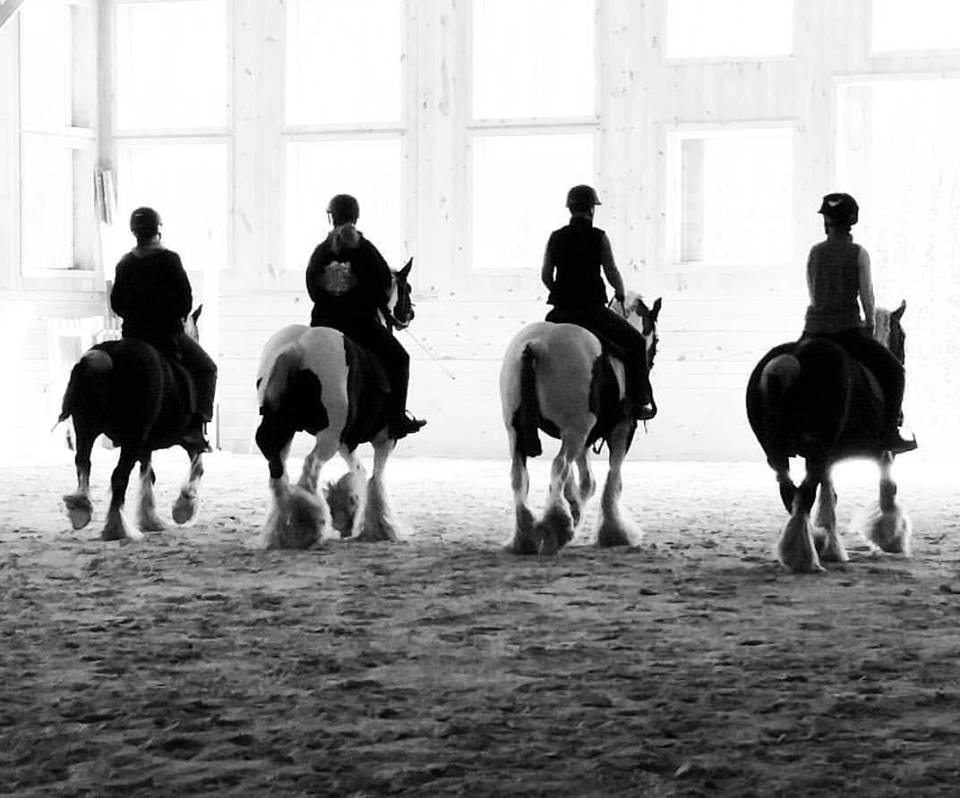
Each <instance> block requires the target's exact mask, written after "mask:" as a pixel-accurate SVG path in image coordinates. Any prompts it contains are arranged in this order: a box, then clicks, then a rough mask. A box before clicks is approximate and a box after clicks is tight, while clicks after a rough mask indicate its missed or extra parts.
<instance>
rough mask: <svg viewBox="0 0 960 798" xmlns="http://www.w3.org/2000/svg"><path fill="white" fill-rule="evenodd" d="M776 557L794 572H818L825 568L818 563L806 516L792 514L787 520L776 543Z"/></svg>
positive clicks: (810, 528) (811, 530)
mask: <svg viewBox="0 0 960 798" xmlns="http://www.w3.org/2000/svg"><path fill="white" fill-rule="evenodd" d="M777 559H778V560H779V561H780V563H781V564H782V565H784V566H786V567H787V568H789V569H790V570H791V571H793V573H795V574H818V573H821V572H823V571H824V570H826V569H825V568H824V567H823V566H822V565H821V564H820V556H819V555H818V554H817V547H816V543H815V541H814V535H813V528H812V527H811V525H810V521H809V519H808V518H807V516H805V515H794V516H792V517H791V518H790V520H789V521H787V523H786V526H784V528H783V534H782V535H781V536H780V541H779V542H778V544H777Z"/></svg>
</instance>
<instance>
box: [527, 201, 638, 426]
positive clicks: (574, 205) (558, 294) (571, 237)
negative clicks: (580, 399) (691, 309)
mask: <svg viewBox="0 0 960 798" xmlns="http://www.w3.org/2000/svg"><path fill="white" fill-rule="evenodd" d="M599 204H600V200H599V198H598V197H597V192H596V191H594V189H593V188H592V187H591V186H585V185H579V186H574V187H573V188H571V189H570V190H569V191H568V192H567V208H568V209H569V211H570V223H569V224H568V225H567V226H566V227H561V228H560V229H559V230H554V231H553V233H551V234H550V238H549V240H548V241H547V248H546V251H545V252H544V255H543V269H542V271H541V279H542V280H543V284H544V285H545V286H546V287H547V289H548V290H549V291H550V295H549V296H548V298H547V303H548V304H551V305H553V310H551V311H550V312H549V313H548V314H547V316H546V320H547V321H551V322H558V323H559V322H569V323H572V324H578V325H580V326H581V327H585V328H586V329H588V330H590V332H592V333H594V334H595V335H597V336H598V337H599V338H600V339H601V340H602V341H607V342H609V343H610V344H611V345H612V347H613V349H614V351H615V352H616V354H617V355H618V356H619V357H620V359H621V360H622V361H623V364H624V368H625V371H626V382H627V386H626V394H627V397H626V399H625V400H624V407H623V409H624V412H625V413H627V414H628V415H629V416H631V417H632V418H636V419H643V420H645V419H649V418H653V417H654V416H655V415H656V413H657V406H656V404H655V402H654V400H653V389H652V388H651V386H650V375H649V368H648V364H647V345H646V341H645V340H644V337H643V334H642V333H641V332H640V331H639V330H638V329H637V328H636V327H634V326H633V325H632V324H630V323H629V322H628V321H627V320H626V319H624V318H623V316H621V315H620V314H618V313H616V312H614V311H613V310H611V309H610V308H609V307H607V292H606V287H605V285H604V282H603V277H601V272H602V273H603V276H605V277H606V278H607V281H608V282H609V283H610V285H611V286H612V287H613V292H614V298H615V299H616V300H617V301H618V302H619V303H620V304H621V305H622V304H623V300H624V289H623V278H622V277H621V276H620V271H619V270H618V269H617V265H616V262H615V261H614V259H613V249H612V248H611V246H610V239H609V238H607V234H606V233H605V232H604V231H603V230H601V229H600V228H599V227H594V226H593V209H594V207H595V206H596V205H599Z"/></svg>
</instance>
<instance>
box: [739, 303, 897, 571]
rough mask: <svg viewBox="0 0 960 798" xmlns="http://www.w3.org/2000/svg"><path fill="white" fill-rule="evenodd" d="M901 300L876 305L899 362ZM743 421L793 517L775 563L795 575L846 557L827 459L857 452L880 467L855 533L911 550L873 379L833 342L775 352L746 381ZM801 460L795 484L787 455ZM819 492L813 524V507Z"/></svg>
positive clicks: (879, 326) (812, 341) (880, 334)
mask: <svg viewBox="0 0 960 798" xmlns="http://www.w3.org/2000/svg"><path fill="white" fill-rule="evenodd" d="M905 309H906V303H905V302H904V303H901V304H900V307H899V308H897V309H896V310H895V311H893V312H890V311H889V310H885V309H882V308H877V310H876V314H875V330H876V333H875V334H876V337H877V339H878V340H879V341H880V342H881V343H883V344H885V345H886V346H887V347H889V348H890V350H891V351H892V352H893V354H894V355H895V356H896V357H897V359H898V360H899V361H900V362H901V363H903V362H904V357H905V346H904V345H905V341H906V335H905V333H904V332H903V327H902V326H901V324H900V319H901V318H902V316H903V312H904V310H905ZM746 402H747V417H748V419H749V421H750V426H751V427H752V428H753V432H754V434H755V435H756V436H757V440H758V441H759V442H760V445H761V447H763V451H764V453H765V454H766V456H767V463H768V464H769V465H770V467H771V468H772V469H773V470H774V471H775V472H776V475H777V482H778V483H779V486H780V498H781V500H782V501H783V505H784V507H785V508H786V510H787V512H788V513H790V519H789V520H788V521H787V523H786V525H785V526H784V528H783V532H782V534H781V536H780V539H779V541H778V543H777V556H778V558H779V560H780V562H781V563H782V564H783V565H785V566H787V567H788V568H790V569H791V570H792V571H795V572H798V573H814V572H817V571H822V570H823V567H822V565H821V564H820V563H821V561H824V562H846V561H847V560H848V559H849V558H848V555H847V552H846V549H845V548H844V545H843V542H842V541H841V539H840V536H839V533H838V532H837V516H836V504H837V494H836V491H835V490H834V487H833V483H832V481H831V478H830V470H831V469H832V468H833V465H834V464H835V463H837V462H839V461H841V460H844V459H847V458H850V457H863V458H869V459H871V460H874V461H876V462H877V463H878V464H879V466H880V496H879V502H878V505H877V507H876V508H873V509H870V510H868V511H867V512H865V513H862V514H860V515H859V516H858V519H857V522H856V524H855V526H856V527H857V531H858V532H860V534H862V535H863V536H864V538H866V540H867V541H868V542H869V543H870V544H871V545H872V546H874V547H875V548H878V549H881V550H882V551H885V552H889V553H899V554H909V551H910V531H911V525H910V521H909V519H908V518H907V517H906V515H904V513H903V511H902V510H901V509H900V507H899V506H898V505H897V503H896V501H895V498H896V495H897V486H896V484H895V483H894V481H893V478H892V476H891V465H892V464H893V455H892V454H891V453H890V452H888V451H885V450H884V449H883V448H882V447H881V445H880V444H879V443H878V441H880V440H882V435H883V432H884V424H883V402H884V397H883V393H882V391H881V389H880V385H879V383H878V382H877V380H876V378H875V377H874V376H873V374H871V373H870V372H868V371H867V369H866V368H865V367H864V366H862V365H861V364H860V363H859V362H857V361H856V360H854V359H853V358H852V357H851V356H850V355H849V354H847V352H846V351H845V350H844V349H843V348H842V347H841V346H840V345H839V344H837V343H834V342H833V341H831V340H830V339H828V338H808V339H804V340H801V341H797V342H792V343H787V344H782V345H780V346H777V347H775V348H774V349H771V350H770V351H769V352H768V353H767V354H766V355H764V357H763V358H762V359H761V360H760V362H759V363H758V364H757V366H756V367H755V368H754V370H753V373H752V374H751V375H750V379H749V381H748V383H747V396H746ZM791 456H799V457H803V458H804V459H805V461H806V476H805V477H804V479H803V482H802V483H801V484H800V486H799V488H798V487H797V486H796V485H794V483H793V481H792V480H791V479H790V465H789V458H790V457H791ZM818 487H819V489H820V502H819V506H818V508H817V512H816V525H815V526H814V525H812V524H811V522H810V513H811V510H812V509H813V505H814V502H815V500H816V497H817V488H818Z"/></svg>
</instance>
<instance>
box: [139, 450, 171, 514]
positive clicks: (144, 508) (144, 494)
mask: <svg viewBox="0 0 960 798" xmlns="http://www.w3.org/2000/svg"><path fill="white" fill-rule="evenodd" d="M150 458H151V455H150V454H147V455H146V456H145V457H143V458H141V460H140V496H139V498H138V501H137V526H138V527H140V529H141V530H143V531H144V532H162V531H163V530H164V529H165V528H166V527H165V526H164V524H163V521H161V520H160V516H158V515H157V503H156V500H155V498H154V495H153V485H154V483H155V482H156V481H157V475H156V474H155V473H154V471H153V464H152V463H151V461H150Z"/></svg>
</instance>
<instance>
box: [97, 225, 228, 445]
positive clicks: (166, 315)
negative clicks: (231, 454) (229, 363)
mask: <svg viewBox="0 0 960 798" xmlns="http://www.w3.org/2000/svg"><path fill="white" fill-rule="evenodd" d="M161 226H162V222H161V220H160V214H158V213H157V212H156V211H155V210H154V209H153V208H137V209H136V210H135V211H134V212H133V213H132V214H130V232H131V233H133V235H134V237H135V238H136V240H137V245H136V246H135V247H134V248H133V249H132V250H130V252H128V253H127V254H126V255H124V256H123V257H122V258H121V259H120V262H119V263H118V264H117V270H116V275H115V276H114V281H113V289H112V291H111V292H110V306H111V307H112V308H113V311H114V313H116V314H117V315H118V316H120V317H121V318H122V319H123V325H122V327H121V335H122V336H123V337H124V338H139V339H140V340H143V341H146V342H147V343H149V344H151V345H153V346H154V347H156V348H157V349H158V350H159V351H160V352H161V353H162V354H164V355H166V356H168V357H171V358H173V359H175V360H179V361H180V362H181V363H183V365H184V367H185V368H186V369H187V371H189V372H190V374H191V375H192V377H193V381H194V385H195V387H196V392H197V413H196V416H195V417H194V419H193V421H192V422H191V425H190V430H189V432H188V437H189V438H190V439H192V440H195V442H196V443H198V444H199V445H200V446H201V447H202V448H204V449H206V450H208V451H209V449H210V445H209V444H208V443H207V441H206V439H205V437H204V426H203V425H204V423H205V422H207V421H210V420H212V419H213V398H214V394H215V393H216V388H217V365H216V363H214V362H213V360H212V359H211V358H210V356H209V355H208V354H207V353H206V352H205V351H204V350H203V348H202V347H201V346H200V344H198V343H197V342H196V341H195V340H194V339H193V338H191V337H190V336H189V335H187V334H186V333H185V332H184V323H185V321H186V318H187V315H188V314H189V313H190V308H191V307H192V306H193V292H192V291H191V288H190V280H189V278H188V277H187V273H186V271H184V268H183V264H182V263H181V261H180V256H179V255H178V254H177V253H176V252H174V251H173V250H170V249H167V248H166V247H164V246H163V244H162V243H161V242H160V238H161V233H160V227H161Z"/></svg>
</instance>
